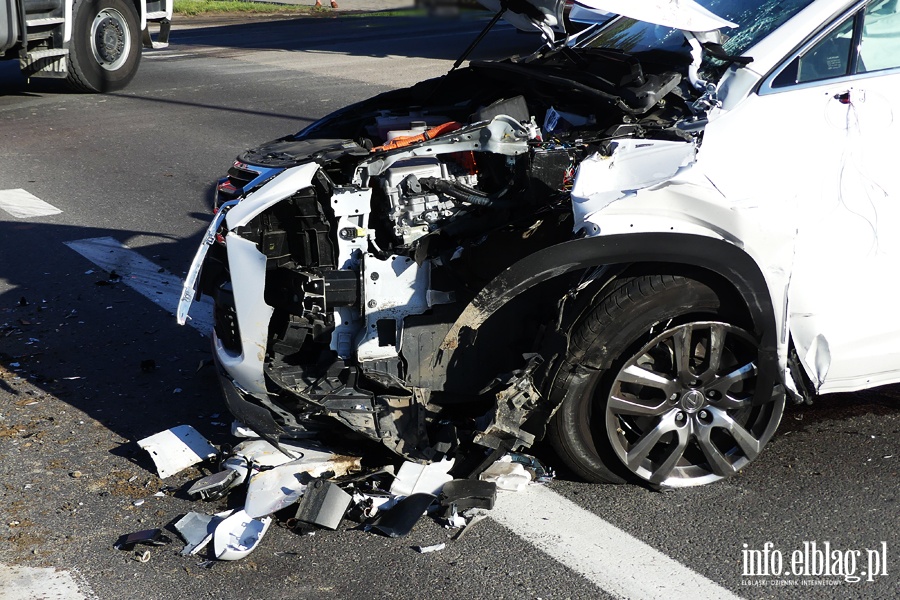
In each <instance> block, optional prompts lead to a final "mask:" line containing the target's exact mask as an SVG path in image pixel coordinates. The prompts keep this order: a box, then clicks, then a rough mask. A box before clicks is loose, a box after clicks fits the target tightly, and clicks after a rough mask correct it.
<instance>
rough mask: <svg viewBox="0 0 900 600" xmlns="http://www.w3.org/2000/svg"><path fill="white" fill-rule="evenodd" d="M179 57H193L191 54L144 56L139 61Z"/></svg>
mask: <svg viewBox="0 0 900 600" xmlns="http://www.w3.org/2000/svg"><path fill="white" fill-rule="evenodd" d="M180 56H194V55H193V54H188V53H182V54H145V55H143V56H142V57H141V60H154V59H162V58H178V57H180Z"/></svg>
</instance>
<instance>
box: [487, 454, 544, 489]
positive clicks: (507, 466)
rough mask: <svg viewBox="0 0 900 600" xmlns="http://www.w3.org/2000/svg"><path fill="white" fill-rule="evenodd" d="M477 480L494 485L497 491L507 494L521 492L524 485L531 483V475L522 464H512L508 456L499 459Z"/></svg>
mask: <svg viewBox="0 0 900 600" xmlns="http://www.w3.org/2000/svg"><path fill="white" fill-rule="evenodd" d="M478 478H479V479H480V480H481V481H485V482H491V483H494V484H495V485H496V486H497V489H498V490H505V491H508V492H521V491H522V490H524V489H525V486H526V485H528V484H529V483H531V474H530V473H529V472H528V471H526V470H525V467H524V466H523V465H522V463H518V462H513V461H512V458H510V456H509V455H508V454H507V455H505V456H502V457H500V458H499V459H498V460H497V461H496V462H495V463H494V464H492V465H491V466H489V467H488V468H487V469H485V470H484V471H483V472H482V473H481V475H479V476H478Z"/></svg>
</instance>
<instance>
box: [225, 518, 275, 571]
mask: <svg viewBox="0 0 900 600" xmlns="http://www.w3.org/2000/svg"><path fill="white" fill-rule="evenodd" d="M271 524H272V518H271V517H264V518H262V519H253V518H251V517H250V515H248V514H247V513H246V512H245V511H243V510H241V511H238V512H236V513H234V514H233V515H231V516H230V517H228V518H226V519H224V520H223V521H222V522H221V523H219V524H218V526H216V531H215V533H214V534H213V548H214V551H215V555H216V558H218V559H219V560H238V559H241V558H244V557H245V556H247V555H248V554H250V553H251V552H253V551H254V550H255V549H256V546H257V545H258V544H259V541H260V540H261V539H262V537H263V536H264V535H265V534H266V531H268V530H269V525H271Z"/></svg>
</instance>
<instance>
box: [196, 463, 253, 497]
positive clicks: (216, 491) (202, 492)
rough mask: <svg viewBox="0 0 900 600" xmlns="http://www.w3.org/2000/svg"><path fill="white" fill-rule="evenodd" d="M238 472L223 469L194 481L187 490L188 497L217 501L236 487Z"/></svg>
mask: <svg viewBox="0 0 900 600" xmlns="http://www.w3.org/2000/svg"><path fill="white" fill-rule="evenodd" d="M239 483H240V481H239V480H238V471H236V470H234V469H224V470H222V471H219V472H218V473H213V474H212V475H207V476H206V477H203V478H201V479H198V480H197V481H195V482H194V483H193V484H192V485H191V487H189V488H188V490H187V493H188V496H191V497H200V498H202V499H204V500H217V499H219V498H221V497H222V496H224V495H225V494H227V493H228V491H229V490H230V489H231V488H232V487H234V486H235V485H238V484H239Z"/></svg>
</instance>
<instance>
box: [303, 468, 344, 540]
mask: <svg viewBox="0 0 900 600" xmlns="http://www.w3.org/2000/svg"><path fill="white" fill-rule="evenodd" d="M351 501H352V496H350V494H348V493H347V492H345V491H344V490H342V489H341V488H339V487H338V486H337V485H335V484H334V483H332V482H330V481H325V480H323V479H316V480H314V481H312V482H311V483H310V484H309V485H307V486H306V491H305V493H304V494H303V498H301V499H300V502H299V506H298V507H297V514H296V516H295V518H296V519H297V520H298V521H302V522H304V523H312V524H313V525H318V526H319V527H324V528H325V529H331V530H335V529H337V528H338V526H339V525H340V524H341V521H342V520H343V519H344V515H345V514H346V512H347V508H348V507H349V506H350V502H351Z"/></svg>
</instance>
